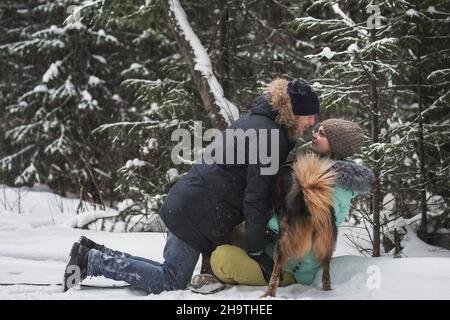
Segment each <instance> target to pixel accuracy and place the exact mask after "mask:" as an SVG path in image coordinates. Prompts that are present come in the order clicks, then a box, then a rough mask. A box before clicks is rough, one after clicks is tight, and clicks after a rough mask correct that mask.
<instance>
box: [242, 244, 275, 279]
mask: <svg viewBox="0 0 450 320" xmlns="http://www.w3.org/2000/svg"><path fill="white" fill-rule="evenodd" d="M248 255H249V256H250V258H252V259H254V260H256V262H258V264H259V266H260V268H261V271H262V273H263V276H264V280H266V282H267V283H269V280H270V276H271V275H272V269H273V260H272V258H271V257H269V256H268V255H267V254H266V253H265V252H264V251H258V252H249V253H248Z"/></svg>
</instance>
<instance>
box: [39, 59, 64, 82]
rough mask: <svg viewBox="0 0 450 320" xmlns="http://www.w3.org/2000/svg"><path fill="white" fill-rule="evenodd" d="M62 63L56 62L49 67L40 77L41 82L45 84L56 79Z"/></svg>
mask: <svg viewBox="0 0 450 320" xmlns="http://www.w3.org/2000/svg"><path fill="white" fill-rule="evenodd" d="M61 64H62V61H61V60H58V61H56V62H54V63H52V64H51V65H50V67H49V68H48V70H47V71H46V72H45V73H44V75H43V76H42V82H44V83H47V82H49V81H50V80H52V79H54V78H56V77H57V76H58V75H59V67H60V66H61Z"/></svg>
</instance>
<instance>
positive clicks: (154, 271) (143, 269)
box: [87, 232, 200, 294]
mask: <svg viewBox="0 0 450 320" xmlns="http://www.w3.org/2000/svg"><path fill="white" fill-rule="evenodd" d="M163 256H164V262H163V263H159V262H156V261H152V260H149V259H145V258H141V257H136V256H132V255H130V254H128V253H124V252H120V251H115V250H112V249H109V248H106V247H105V248H104V249H103V250H102V251H98V250H90V251H89V254H88V270H87V272H88V276H94V277H97V276H104V277H106V278H109V279H114V280H119V281H125V282H128V283H129V284H131V285H133V286H136V287H138V288H140V289H142V290H144V291H146V292H148V293H156V294H157V293H160V292H162V291H169V290H180V289H186V288H187V285H188V283H189V282H190V280H191V278H192V274H193V272H194V268H195V266H196V264H197V261H198V258H199V256H200V252H199V251H197V250H196V249H194V248H192V247H191V246H189V245H188V244H187V243H186V242H184V241H182V240H180V239H178V238H177V237H175V236H174V235H173V234H172V233H170V232H168V233H167V242H166V245H165V247H164V253H163Z"/></svg>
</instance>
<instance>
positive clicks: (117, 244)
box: [0, 185, 450, 300]
mask: <svg viewBox="0 0 450 320" xmlns="http://www.w3.org/2000/svg"><path fill="white" fill-rule="evenodd" d="M19 195H20V197H19ZM19 198H20V201H19ZM78 202H79V200H78V199H77V198H76V197H75V196H74V197H73V198H63V197H60V196H58V195H56V194H53V193H51V192H50V191H49V189H48V187H46V186H42V185H38V186H36V187H34V188H32V189H29V188H20V189H18V188H10V187H6V186H2V185H0V283H35V284H39V283H51V284H57V283H60V282H61V277H62V273H63V270H64V267H65V264H66V263H67V260H68V253H69V250H70V248H71V246H72V243H73V242H74V241H76V240H77V239H78V238H79V237H80V236H81V235H84V236H87V237H89V238H91V239H93V240H94V241H97V242H99V243H102V244H105V245H107V246H108V247H111V248H114V249H117V250H120V251H124V252H128V253H131V254H133V255H138V256H143V257H147V258H149V259H153V260H155V261H162V253H163V247H164V243H165V235H164V234H163V233H159V232H141V233H133V232H129V233H116V232H98V231H94V230H85V229H75V228H73V227H71V225H73V223H74V221H75V220H77V215H76V208H77V206H78ZM19 208H20V213H19ZM107 212H109V213H110V214H114V212H115V210H113V209H107ZM88 213H90V214H92V213H93V211H92V210H90V211H88ZM96 214H100V212H99V211H96ZM81 216H83V214H81ZM349 229H350V227H349V226H343V227H341V228H340V229H339V232H340V234H339V239H338V245H337V249H336V251H335V254H334V258H333V259H332V262H331V269H330V271H331V284H332V288H333V290H332V291H328V292H325V291H322V290H321V272H320V271H319V272H318V274H317V275H316V277H315V279H314V282H313V284H312V285H311V286H304V285H299V284H296V285H291V286H288V287H281V288H279V289H278V292H277V297H276V298H273V299H364V300H365V299H449V297H450V275H449V274H448V270H450V251H449V250H445V249H440V248H437V247H433V246H430V245H428V244H425V243H423V242H422V241H421V240H420V239H419V238H417V236H415V233H414V232H413V231H412V230H411V229H409V230H408V233H407V236H406V237H405V239H404V240H403V242H402V246H403V247H404V248H405V249H404V254H405V256H406V257H405V258H396V259H394V258H392V257H390V256H385V257H381V258H370V257H363V256H361V255H359V254H358V251H357V250H356V249H355V248H354V247H352V246H351V245H349V243H348V241H346V240H345V238H344V237H343V235H344V234H345V233H346V232H347V231H348V230H349ZM199 271H200V262H199V263H198V264H197V266H196V268H195V271H194V273H198V272H199ZM83 284H86V285H125V283H124V282H115V281H112V280H109V279H106V278H103V277H97V278H88V279H86V280H85V281H83ZM265 289H266V287H251V286H230V285H227V288H226V289H225V290H223V291H219V292H217V293H215V294H212V295H201V294H195V293H192V292H191V291H189V290H177V291H171V292H162V293H161V294H159V295H153V294H150V295H147V294H145V293H143V292H141V291H139V290H137V289H134V288H131V287H129V288H125V289H99V288H84V287H82V288H74V289H71V290H69V291H68V292H67V293H62V291H61V287H60V286H57V285H52V286H45V287H44V286H38V285H35V286H34V285H29V286H25V285H18V284H16V285H11V286H0V299H86V300H96V299H157V300H158V299H176V300H184V299H191V300H200V299H218V300H227V299H234V300H258V299H259V298H260V296H261V295H262V294H263V293H264V291H265Z"/></svg>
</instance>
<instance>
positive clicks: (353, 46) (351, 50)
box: [347, 43, 359, 53]
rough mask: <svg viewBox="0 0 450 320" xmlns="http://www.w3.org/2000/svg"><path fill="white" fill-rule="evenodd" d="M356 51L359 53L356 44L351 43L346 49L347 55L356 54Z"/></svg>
mask: <svg viewBox="0 0 450 320" xmlns="http://www.w3.org/2000/svg"><path fill="white" fill-rule="evenodd" d="M358 51H359V48H358V45H357V44H356V43H352V44H351V45H349V46H348V48H347V52H348V53H358Z"/></svg>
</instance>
